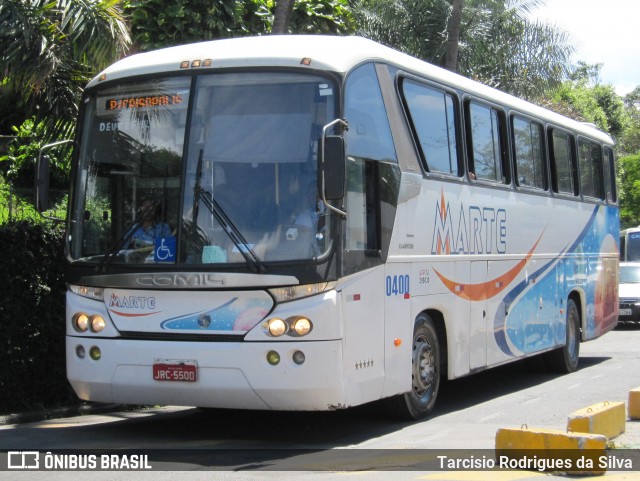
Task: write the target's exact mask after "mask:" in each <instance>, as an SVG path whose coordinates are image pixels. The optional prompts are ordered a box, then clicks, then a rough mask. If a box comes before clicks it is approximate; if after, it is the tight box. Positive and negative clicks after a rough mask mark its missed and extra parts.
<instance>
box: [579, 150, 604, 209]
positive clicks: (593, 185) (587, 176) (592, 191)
mask: <svg viewBox="0 0 640 481" xmlns="http://www.w3.org/2000/svg"><path fill="white" fill-rule="evenodd" d="M578 162H579V168H580V191H581V192H582V195H585V196H587V197H596V198H599V199H604V195H603V192H604V188H603V183H602V170H601V165H602V149H601V148H600V146H599V145H598V144H595V143H593V142H587V141H585V140H581V141H579V142H578Z"/></svg>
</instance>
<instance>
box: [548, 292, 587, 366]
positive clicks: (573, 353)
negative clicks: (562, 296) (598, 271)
mask: <svg viewBox="0 0 640 481" xmlns="http://www.w3.org/2000/svg"><path fill="white" fill-rule="evenodd" d="M579 360H580V311H579V310H578V306H577V305H576V303H575V301H574V300H573V299H569V300H568V301H567V333H566V338H565V343H564V347H562V348H560V349H556V350H555V351H552V352H550V353H549V354H548V357H547V364H548V366H549V369H550V370H551V371H553V372H558V373H564V374H568V373H570V372H574V371H576V370H577V369H578V361H579Z"/></svg>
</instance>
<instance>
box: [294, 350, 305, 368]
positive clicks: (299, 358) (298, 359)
mask: <svg viewBox="0 0 640 481" xmlns="http://www.w3.org/2000/svg"><path fill="white" fill-rule="evenodd" d="M305 359H306V357H305V355H304V352H302V351H296V352H294V353H293V362H295V363H296V364H298V365H300V364H304V361H305Z"/></svg>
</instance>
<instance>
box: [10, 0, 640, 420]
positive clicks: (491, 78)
mask: <svg viewBox="0 0 640 481" xmlns="http://www.w3.org/2000/svg"><path fill="white" fill-rule="evenodd" d="M543 3H544V0H395V1H388V0H295V1H294V0H238V1H234V0H89V1H84V0H29V1H25V0H3V1H2V2H0V64H1V65H2V69H1V70H0V135H2V136H12V137H14V138H13V140H12V141H10V142H8V143H6V142H3V143H2V145H1V146H0V148H2V149H3V150H2V151H0V245H2V246H3V248H5V246H6V249H5V250H6V251H8V252H5V255H4V256H3V258H2V260H1V261H0V277H1V278H2V279H1V280H0V281H1V282H2V285H3V286H5V289H4V291H3V293H2V299H0V341H1V342H2V346H0V363H1V364H0V365H2V366H4V368H3V369H2V370H0V413H3V412H9V411H12V410H19V409H20V410H23V409H36V408H39V407H43V406H54V405H58V404H64V403H73V402H77V400H75V397H74V396H73V395H72V394H71V393H70V388H69V386H68V384H67V382H66V379H65V376H64V322H63V319H64V281H63V279H62V271H63V253H62V246H63V238H62V237H63V235H62V230H61V227H60V225H59V224H54V223H52V222H51V221H48V220H46V219H45V218H43V217H42V216H40V215H39V214H37V213H36V212H35V210H34V209H33V207H32V202H33V199H32V196H33V194H32V191H33V182H34V165H35V159H36V157H37V154H38V151H39V149H40V147H41V146H42V145H43V144H45V143H47V142H49V141H54V140H60V139H62V138H72V137H73V135H74V125H75V121H76V118H77V113H78V104H79V101H80V95H81V92H82V88H83V87H84V85H85V84H86V82H87V81H88V80H89V79H90V78H92V77H93V76H94V75H96V73H97V72H98V71H99V70H101V69H102V68H103V67H105V66H106V65H108V64H109V63H111V62H112V61H114V60H116V59H118V58H121V57H122V56H124V55H126V54H127V53H129V52H138V51H145V50H149V49H154V48H159V47H165V46H171V45H178V44H184V43H188V42H196V41H203V40H209V39H217V38H226V37H238V36H245V35H266V34H270V33H271V32H272V31H277V32H289V33H311V34H315V33H325V34H334V35H345V34H352V33H354V32H357V33H358V34H360V35H363V36H366V37H369V38H372V39H374V40H378V41H380V42H382V43H384V44H387V45H390V46H392V47H395V48H397V49H399V50H402V51H405V52H407V53H410V54H412V55H415V56H417V57H420V58H422V59H424V60H427V61H430V62H432V63H435V64H437V65H441V66H446V67H447V68H449V69H451V70H456V71H458V72H459V73H460V74H462V75H465V76H468V77H471V78H473V79H475V80H479V81H481V82H484V83H486V84H488V85H491V86H493V87H496V88H499V89H501V90H504V91H507V92H510V93H513V94H515V95H519V96H521V97H524V98H527V99H530V100H532V101H534V102H536V103H538V104H541V105H543V106H546V107H549V108H552V109H554V110H556V111H558V112H560V113H562V114H565V115H569V116H572V117H574V118H576V119H578V120H583V121H589V122H593V123H595V124H596V125H598V126H599V127H600V128H601V129H603V130H605V131H607V132H608V133H610V134H611V135H612V136H614V137H615V138H616V140H617V144H618V148H617V153H618V156H619V157H620V159H619V168H618V174H619V178H620V184H619V192H620V207H621V220H622V224H623V226H632V225H633V226H635V225H639V224H640V86H639V87H638V88H636V90H634V91H633V92H631V93H630V94H628V95H626V96H625V97H621V96H620V95H618V94H617V93H616V92H615V91H614V89H613V87H612V86H611V85H606V84H602V83H601V82H600V80H599V69H600V66H598V65H588V64H584V63H578V64H576V65H573V66H572V65H571V56H572V54H573V52H574V49H573V46H572V45H571V44H570V43H569V41H568V38H567V35H566V33H565V32H563V31H561V30H558V29H557V28H555V27H553V26H550V25H545V24H538V23H535V22H531V21H530V20H528V19H527V16H526V13H527V12H528V11H530V10H531V9H532V8H533V7H535V6H537V5H540V4H543ZM276 7H279V8H276ZM276 16H277V18H276ZM276 24H277V27H276ZM3 140H4V139H3ZM49 154H50V163H51V167H52V177H51V185H52V187H53V188H54V189H60V191H61V192H66V190H67V188H68V183H69V164H70V160H69V159H70V157H69V153H68V150H65V149H58V150H54V151H50V152H49ZM55 203H56V206H55V208H54V209H53V210H52V211H51V212H50V213H49V215H52V216H54V217H59V218H61V217H64V215H65V212H66V203H67V199H66V195H64V194H61V195H60V198H59V199H56V202H55ZM25 300H26V301H25ZM25 380H27V382H25Z"/></svg>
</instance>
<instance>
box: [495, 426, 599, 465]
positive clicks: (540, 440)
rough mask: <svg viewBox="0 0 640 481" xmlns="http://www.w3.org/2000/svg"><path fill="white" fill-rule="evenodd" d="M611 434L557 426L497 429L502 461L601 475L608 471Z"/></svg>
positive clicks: (511, 463)
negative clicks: (603, 460) (604, 459)
mask: <svg viewBox="0 0 640 481" xmlns="http://www.w3.org/2000/svg"><path fill="white" fill-rule="evenodd" d="M606 447H607V438H606V437H604V436H602V435H600V434H590V433H566V432H564V431H558V430H555V429H544V428H535V429H529V428H528V427H523V428H521V429H512V428H501V429H498V431H497V432H496V458H497V460H498V464H499V465H501V466H506V467H509V468H513V469H526V470H529V471H540V472H564V473H568V474H582V475H585V474H589V475H592V474H593V475H599V474H603V473H604V472H606V467H604V466H602V463H601V461H600V460H601V457H603V456H605V457H606Z"/></svg>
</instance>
